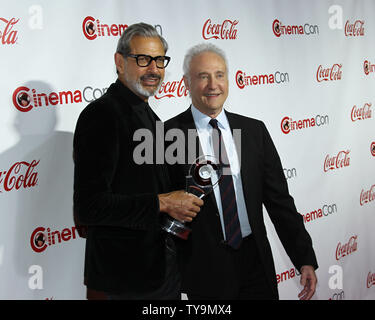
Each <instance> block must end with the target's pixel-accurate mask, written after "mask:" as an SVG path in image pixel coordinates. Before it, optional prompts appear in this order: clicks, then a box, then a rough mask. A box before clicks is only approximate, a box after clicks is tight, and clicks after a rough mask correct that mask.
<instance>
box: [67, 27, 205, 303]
mask: <svg viewBox="0 0 375 320" xmlns="http://www.w3.org/2000/svg"><path fill="white" fill-rule="evenodd" d="M167 49H168V45H167V42H166V41H165V40H164V39H163V37H161V36H160V35H159V34H158V33H157V31H156V30H155V28H154V27H152V26H150V25H148V24H144V23H139V24H134V25H132V26H130V27H128V28H127V29H126V30H125V32H124V33H123V35H122V36H121V38H120V40H119V42H118V46H117V50H116V53H115V64H116V68H117V74H118V79H117V81H116V82H115V83H113V84H112V85H111V86H110V87H109V88H108V90H107V92H106V93H105V94H104V95H103V96H102V97H101V98H99V99H97V100H96V101H94V102H92V103H90V104H89V105H88V106H87V107H86V108H85V109H84V110H83V111H82V113H81V114H80V116H79V119H78V122H77V126H76V130H75V135H74V162H75V172H74V212H75V218H76V222H77V224H80V225H86V226H88V229H87V240H86V256H85V284H86V286H87V288H88V289H89V290H95V291H99V292H105V293H106V297H108V298H110V299H128V300H132V299H180V290H179V289H180V278H179V274H178V272H177V268H176V262H175V248H174V242H173V239H171V237H170V236H169V235H168V234H167V233H164V232H163V231H161V228H160V226H159V219H160V218H161V217H162V215H164V214H168V215H170V216H171V217H172V218H174V219H178V220H184V221H192V219H193V218H194V217H195V216H196V214H197V212H199V210H200V206H201V205H202V204H203V201H202V200H200V199H199V198H197V197H195V196H193V195H191V194H187V193H185V192H183V191H182V190H181V191H174V192H170V191H171V190H170V185H169V176H168V171H167V170H166V169H165V167H164V164H156V162H155V161H153V162H152V164H146V163H144V164H138V163H139V161H138V160H139V159H134V157H133V151H134V148H135V147H136V146H137V143H136V142H135V141H133V135H134V132H135V131H136V130H138V129H147V130H149V132H150V133H151V134H152V135H155V122H156V121H157V120H159V119H158V117H157V115H156V114H155V113H154V112H153V111H152V110H151V108H150V106H149V105H148V98H149V97H150V96H153V95H154V94H155V92H156V91H157V90H158V88H159V86H160V84H161V82H162V81H163V78H164V72H165V70H164V69H165V67H166V66H167V65H168V63H169V60H170V58H169V57H167V56H166V55H165V54H166V52H167ZM153 140H154V141H155V139H153ZM153 147H154V149H153V150H154V152H153V154H154V158H155V147H156V146H155V145H154V146H153Z"/></svg>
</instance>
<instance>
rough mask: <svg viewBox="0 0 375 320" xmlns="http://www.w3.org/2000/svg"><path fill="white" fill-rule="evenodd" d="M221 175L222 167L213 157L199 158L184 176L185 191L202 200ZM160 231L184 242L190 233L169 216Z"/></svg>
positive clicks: (181, 223)
mask: <svg viewBox="0 0 375 320" xmlns="http://www.w3.org/2000/svg"><path fill="white" fill-rule="evenodd" d="M222 174H223V168H222V165H221V164H220V163H219V161H218V160H217V159H216V158H215V157H212V156H201V157H199V158H197V159H196V160H195V162H194V163H193V164H192V165H191V166H190V170H189V174H188V175H187V176H186V188H185V190H186V192H188V193H192V194H194V195H196V196H197V197H198V198H200V199H202V198H203V197H204V196H206V195H207V194H209V193H210V192H211V191H212V190H213V189H214V187H215V186H216V185H217V184H218V183H219V180H220V177H221V176H222ZM162 229H163V230H164V231H166V232H169V233H171V234H173V235H175V236H176V237H179V238H181V239H184V240H186V239H187V238H188V236H189V234H190V232H191V229H190V228H189V227H188V226H186V225H185V223H183V222H181V221H178V220H175V219H173V218H172V217H170V216H169V215H165V219H164V220H163V222H162Z"/></svg>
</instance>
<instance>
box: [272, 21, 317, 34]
mask: <svg viewBox="0 0 375 320" xmlns="http://www.w3.org/2000/svg"><path fill="white" fill-rule="evenodd" d="M272 31H273V34H274V35H275V36H276V37H280V36H282V35H283V36H285V35H308V36H309V35H315V34H319V27H318V26H317V25H313V24H310V23H305V24H304V25H284V24H282V23H281V21H279V20H278V19H275V20H274V21H273V23H272Z"/></svg>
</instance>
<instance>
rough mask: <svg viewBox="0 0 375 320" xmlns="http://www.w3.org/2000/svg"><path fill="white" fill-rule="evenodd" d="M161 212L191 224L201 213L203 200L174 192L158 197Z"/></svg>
mask: <svg viewBox="0 0 375 320" xmlns="http://www.w3.org/2000/svg"><path fill="white" fill-rule="evenodd" d="M158 198H159V204H160V211H161V212H165V213H167V214H168V215H170V216H171V217H172V218H174V219H176V220H179V221H181V222H191V221H193V218H195V217H196V216H197V213H198V212H199V211H200V207H201V206H202V205H203V200H202V199H199V198H198V197H197V196H195V195H193V194H191V193H187V192H185V191H182V190H180V191H173V192H169V193H163V194H159V195H158Z"/></svg>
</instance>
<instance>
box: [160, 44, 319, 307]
mask: <svg viewBox="0 0 375 320" xmlns="http://www.w3.org/2000/svg"><path fill="white" fill-rule="evenodd" d="M183 69H184V81H185V85H186V87H187V89H188V90H189V92H190V97H191V100H192V104H191V106H190V108H188V109H187V110H186V111H185V112H183V113H181V114H179V115H177V116H176V117H174V118H172V119H170V120H168V121H167V122H166V124H165V130H170V129H173V128H179V129H181V130H182V131H183V132H184V133H185V136H187V134H188V132H189V130H192V129H195V130H196V131H197V134H198V139H199V147H200V149H201V152H203V154H205V155H207V156H214V157H215V158H216V159H217V162H218V163H219V164H221V165H222V166H223V167H224V168H225V169H226V172H225V173H224V170H223V175H222V176H221V178H220V180H219V183H218V185H216V186H215V187H214V189H213V192H211V193H210V194H208V195H207V196H206V197H205V198H204V199H205V203H204V205H203V206H202V208H201V212H200V213H199V214H198V215H197V217H196V218H194V220H193V221H192V222H191V223H190V227H191V229H192V232H191V234H190V236H189V239H188V240H187V241H179V242H178V248H179V250H178V251H177V252H178V256H179V261H180V267H181V272H182V274H181V275H182V292H184V293H187V296H188V298H189V299H192V300H194V299H278V291H277V283H276V273H275V267H274V262H273V257H272V252H271V247H270V244H269V242H268V239H267V232H266V228H265V225H264V220H263V212H262V205H264V206H265V207H266V209H267V212H268V214H269V216H270V218H271V220H272V222H273V224H274V226H275V228H276V231H277V233H278V236H279V238H280V240H281V242H282V244H283V246H284V248H285V249H286V252H287V253H288V255H289V257H290V258H291V260H292V262H293V264H294V265H295V267H296V268H297V270H299V272H301V285H302V287H303V289H302V291H301V292H300V293H299V298H300V299H310V298H311V297H312V295H313V294H314V292H315V288H316V282H317V280H316V275H315V271H314V270H315V269H316V268H317V267H318V265H317V261H316V257H315V253H314V250H313V247H312V241H311V238H310V236H309V234H308V233H307V231H306V229H305V227H304V223H303V219H302V216H301V215H300V214H299V213H298V212H297V210H296V207H295V205H294V200H293V198H292V197H291V196H290V195H289V191H288V185H287V182H286V179H285V176H284V173H283V169H282V165H281V162H280V158H279V156H278V153H277V151H276V148H275V146H274V144H273V142H272V139H271V137H270V135H269V133H268V131H267V129H266V127H265V125H264V123H263V122H261V121H259V120H255V119H252V118H248V117H245V116H241V115H238V114H234V113H231V112H228V111H227V110H224V103H225V101H226V99H227V97H228V87H229V85H228V82H229V81H228V67H227V61H226V58H225V54H224V52H223V51H222V50H221V49H219V48H218V47H216V46H215V45H213V44H210V43H204V44H200V45H197V46H194V47H193V48H191V49H190V50H189V51H188V52H187V54H186V56H185V60H184V64H183ZM235 130H236V132H238V130H240V132H241V138H240V139H234V138H235V135H234V132H235ZM232 131H233V133H232ZM186 154H187V152H186ZM239 154H241V156H239ZM169 169H170V171H171V175H170V176H171V179H172V182H173V184H174V188H181V187H183V186H184V185H185V176H186V175H187V174H188V172H189V169H190V164H189V163H188V162H185V164H176V165H171V166H169Z"/></svg>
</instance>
